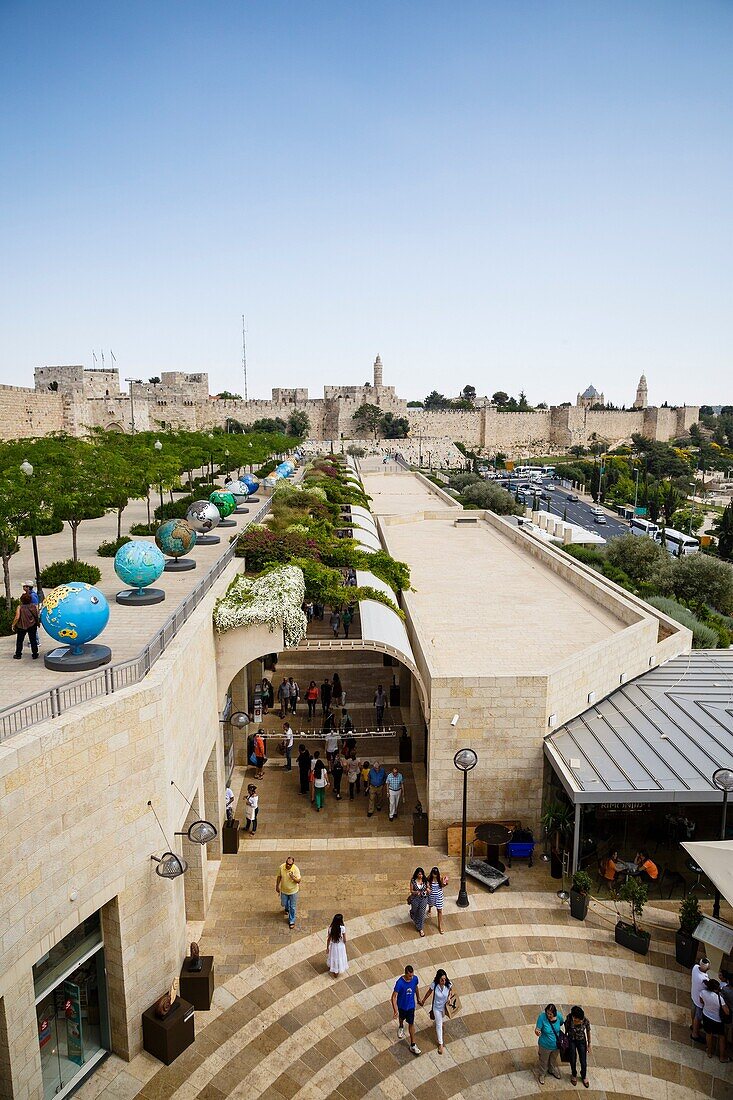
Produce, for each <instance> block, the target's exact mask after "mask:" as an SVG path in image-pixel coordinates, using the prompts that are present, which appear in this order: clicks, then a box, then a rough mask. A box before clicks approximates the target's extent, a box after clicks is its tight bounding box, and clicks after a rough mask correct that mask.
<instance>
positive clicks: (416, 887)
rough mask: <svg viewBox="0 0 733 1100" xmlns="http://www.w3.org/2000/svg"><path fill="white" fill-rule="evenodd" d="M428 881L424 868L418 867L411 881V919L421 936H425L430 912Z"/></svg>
mask: <svg viewBox="0 0 733 1100" xmlns="http://www.w3.org/2000/svg"><path fill="white" fill-rule="evenodd" d="M428 897H429V894H428V881H427V879H426V877H425V872H424V871H423V869H422V867H416V868H415V871H414V873H413V876H412V878H411V880H410V898H409V904H410V919H411V921H412V923H413V924H414V925H415V928H416V929H417V931H418V932H419V933H420V936H421V937H423V936H424V935H425V930H424V928H423V925H424V924H425V914H426V913H427V911H428Z"/></svg>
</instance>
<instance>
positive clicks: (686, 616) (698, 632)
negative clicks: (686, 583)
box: [648, 596, 718, 649]
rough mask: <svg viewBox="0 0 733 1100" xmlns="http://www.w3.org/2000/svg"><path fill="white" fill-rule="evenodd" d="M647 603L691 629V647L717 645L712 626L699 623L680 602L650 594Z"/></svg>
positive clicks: (716, 636)
mask: <svg viewBox="0 0 733 1100" xmlns="http://www.w3.org/2000/svg"><path fill="white" fill-rule="evenodd" d="M648 603H650V604H651V605H652V607H656V609H657V611H661V612H662V613H663V614H664V615H668V616H669V617H670V619H674V620H675V622H677V623H681V624H682V626H686V627H687V628H688V630H691V631H692V647H693V649H717V647H718V635H717V634H716V632H715V631H714V630H713V628H712V627H710V626H706V624H705V623H701V622H700V620H699V619H697V618H696V617H695V616H694V615H693V614H692V612H691V611H690V610H689V609H688V608H686V607H683V606H682V604H681V603H677V601H676V600H670V599H667V598H666V597H665V596H652V597H651V598H650V599H649V600H648Z"/></svg>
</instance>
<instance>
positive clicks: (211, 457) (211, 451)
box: [209, 432, 214, 485]
mask: <svg viewBox="0 0 733 1100" xmlns="http://www.w3.org/2000/svg"><path fill="white" fill-rule="evenodd" d="M209 441H210V442H209V481H210V483H211V484H212V485H213V484H214V447H213V443H214V436H213V435H212V434H211V432H209Z"/></svg>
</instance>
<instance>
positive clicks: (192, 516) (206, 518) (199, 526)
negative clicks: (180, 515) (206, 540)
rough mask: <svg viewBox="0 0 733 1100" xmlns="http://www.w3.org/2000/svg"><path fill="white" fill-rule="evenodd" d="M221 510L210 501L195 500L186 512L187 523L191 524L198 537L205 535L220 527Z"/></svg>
mask: <svg viewBox="0 0 733 1100" xmlns="http://www.w3.org/2000/svg"><path fill="white" fill-rule="evenodd" d="M220 519H221V516H220V515H219V510H218V509H217V508H216V507H215V506H214V505H213V504H212V503H211V501H209V500H195V501H194V502H193V504H192V505H191V506H190V508H189V509H188V511H187V512H186V522H187V523H190V524H191V526H192V527H193V529H194V531H195V532H196V534H198V535H205V534H207V533H208V532H209V531H213V530H214V528H215V527H218V526H219V521H220Z"/></svg>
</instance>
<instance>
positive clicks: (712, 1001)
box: [700, 978, 729, 1062]
mask: <svg viewBox="0 0 733 1100" xmlns="http://www.w3.org/2000/svg"><path fill="white" fill-rule="evenodd" d="M700 1008H701V1009H702V1027H703V1031H704V1032H705V1041H706V1044H707V1054H708V1058H712V1057H713V1055H714V1054H715V1048H716V1046H717V1048H718V1058H720V1061H721V1062H727V1061H729V1059H728V1058H727V1057H726V1053H725V1024H726V1022H727V1020H728V1016H727V1015H726V1013H727V1012H728V1006H727V1004H726V1003H725V1001H724V1000H723V997H722V995H721V992H720V982H719V981H718V980H717V979H716V978H708V979H707V981H706V982H705V984H704V985H703V987H702V989H701V991H700Z"/></svg>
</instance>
